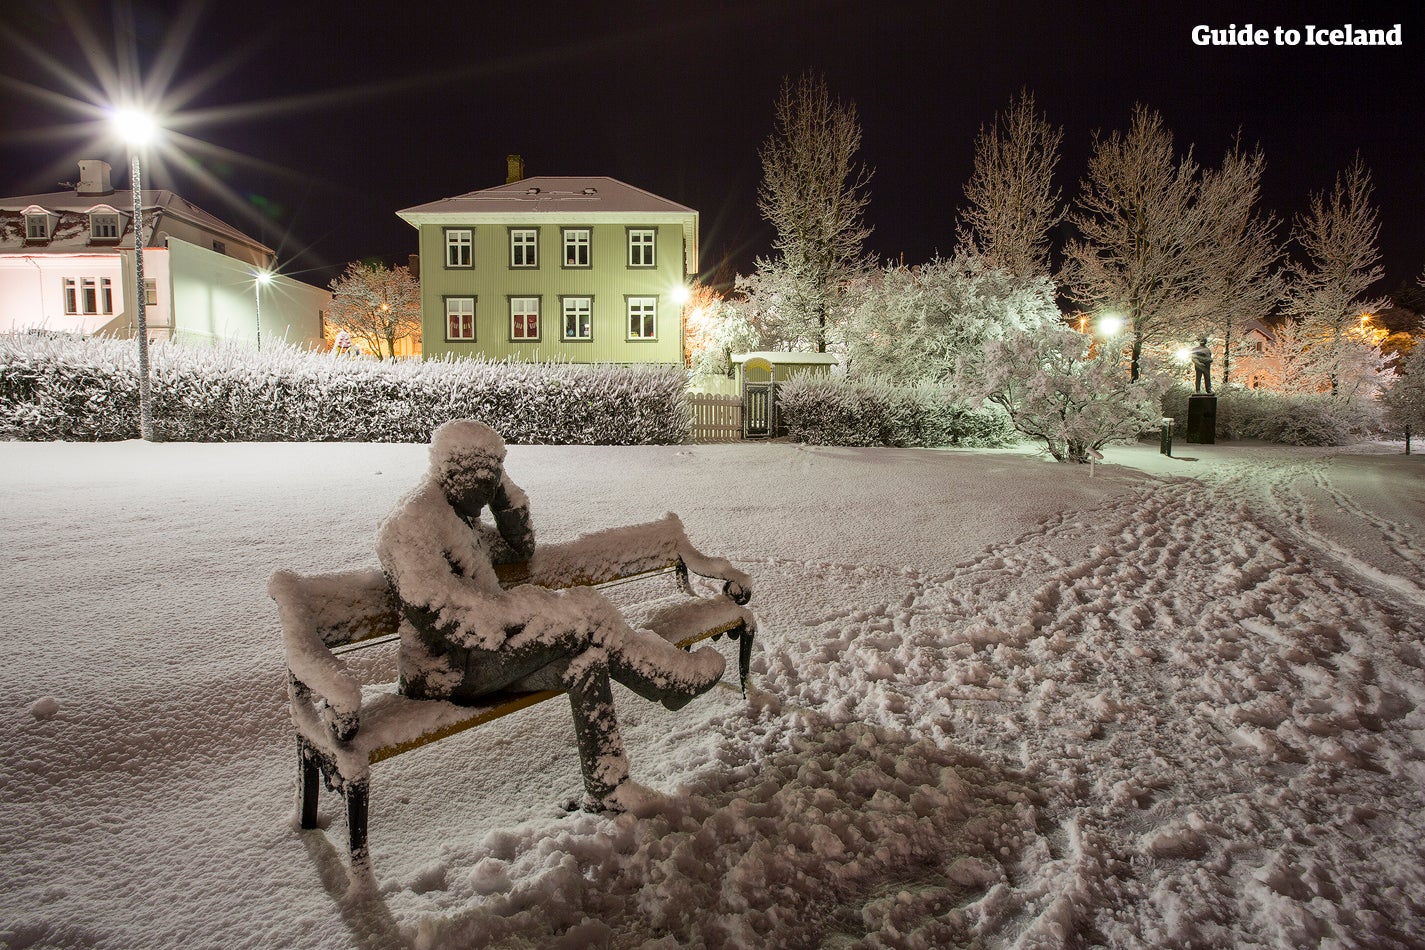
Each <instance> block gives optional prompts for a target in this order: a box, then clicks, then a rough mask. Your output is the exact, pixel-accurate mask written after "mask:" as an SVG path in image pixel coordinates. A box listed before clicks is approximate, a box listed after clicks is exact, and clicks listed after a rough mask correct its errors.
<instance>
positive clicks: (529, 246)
mask: <svg viewBox="0 0 1425 950" xmlns="http://www.w3.org/2000/svg"><path fill="white" fill-rule="evenodd" d="M510 266H511V267H538V266H539V231H538V230H536V229H534V228H511V229H510Z"/></svg>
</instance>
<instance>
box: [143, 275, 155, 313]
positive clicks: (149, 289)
mask: <svg viewBox="0 0 1425 950" xmlns="http://www.w3.org/2000/svg"><path fill="white" fill-rule="evenodd" d="M143 302H144V305H145V306H148V307H157V306H158V281H157V280H156V279H155V278H153V277H145V278H144V282H143Z"/></svg>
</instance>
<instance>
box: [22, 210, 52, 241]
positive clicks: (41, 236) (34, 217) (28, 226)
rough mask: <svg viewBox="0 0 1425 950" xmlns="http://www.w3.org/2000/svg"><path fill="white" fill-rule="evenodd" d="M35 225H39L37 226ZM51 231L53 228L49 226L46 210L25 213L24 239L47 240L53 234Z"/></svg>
mask: <svg viewBox="0 0 1425 950" xmlns="http://www.w3.org/2000/svg"><path fill="white" fill-rule="evenodd" d="M35 225H39V227H36V226H35ZM53 231H54V229H53V228H52V227H51V226H50V216H49V214H48V213H47V212H39V213H35V212H30V213H29V214H26V215H25V240H26V241H48V240H49V239H50V238H51V237H52V236H53Z"/></svg>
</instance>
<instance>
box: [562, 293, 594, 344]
mask: <svg viewBox="0 0 1425 950" xmlns="http://www.w3.org/2000/svg"><path fill="white" fill-rule="evenodd" d="M581 304H582V306H580V305H581ZM559 309H560V311H561V315H562V317H563V320H562V321H561V326H562V329H563V333H564V339H565V340H569V341H573V342H587V341H589V340H592V339H593V338H594V298H593V297H563V298H561V299H560V304H559ZM581 318H582V319H581ZM571 319H573V320H576V321H578V322H577V323H576V324H575V330H576V332H575V333H573V334H571V333H570V332H569V326H570V324H569V321H570V320H571ZM580 329H582V330H583V332H582V333H579V332H577V331H578V330H580Z"/></svg>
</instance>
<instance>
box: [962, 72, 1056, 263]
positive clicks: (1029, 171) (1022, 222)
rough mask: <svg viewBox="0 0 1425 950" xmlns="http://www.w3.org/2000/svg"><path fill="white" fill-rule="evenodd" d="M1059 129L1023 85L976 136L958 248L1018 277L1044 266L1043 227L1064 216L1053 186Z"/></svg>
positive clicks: (1045, 236) (1046, 240)
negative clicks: (1006, 107)
mask: <svg viewBox="0 0 1425 950" xmlns="http://www.w3.org/2000/svg"><path fill="white" fill-rule="evenodd" d="M1063 139H1064V130H1063V129H1062V128H1055V127H1054V126H1052V125H1050V124H1049V119H1048V116H1047V115H1041V114H1039V113H1038V112H1035V111H1034V95H1033V94H1032V93H1031V92H1029V90H1027V89H1023V90H1020V93H1019V97H1018V98H1017V99H1015V100H1013V101H1012V102H1011V103H1010V105H1009V108H1008V109H1006V110H1005V111H1004V112H1003V113H1000V114H998V115H996V116H995V120H994V122H993V123H991V124H990V126H989V127H988V128H986V127H985V126H981V127H980V134H979V135H978V136H976V138H975V170H974V172H973V174H972V175H971V176H970V180H969V181H968V182H966V183H965V197H966V198H967V199H968V200H969V202H970V206H969V207H968V208H966V209H965V210H964V211H962V212H961V215H960V226H959V229H958V231H959V242H960V246H961V248H963V249H965V250H968V251H971V252H978V253H980V254H983V255H984V256H985V257H986V258H988V259H989V261H990V262H991V263H992V264H993V265H994V266H996V267H1002V268H1004V269H1005V270H1008V271H1009V272H1010V273H1012V274H1014V275H1015V276H1018V277H1030V276H1045V275H1047V274H1048V273H1049V231H1050V229H1052V228H1053V227H1054V226H1055V225H1056V224H1058V223H1059V222H1060V221H1062V220H1064V215H1065V210H1064V208H1063V206H1062V201H1061V198H1062V195H1061V193H1060V191H1059V189H1058V188H1056V187H1054V169H1055V167H1056V166H1057V165H1058V164H1059V146H1060V144H1061V143H1062V142H1063Z"/></svg>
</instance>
